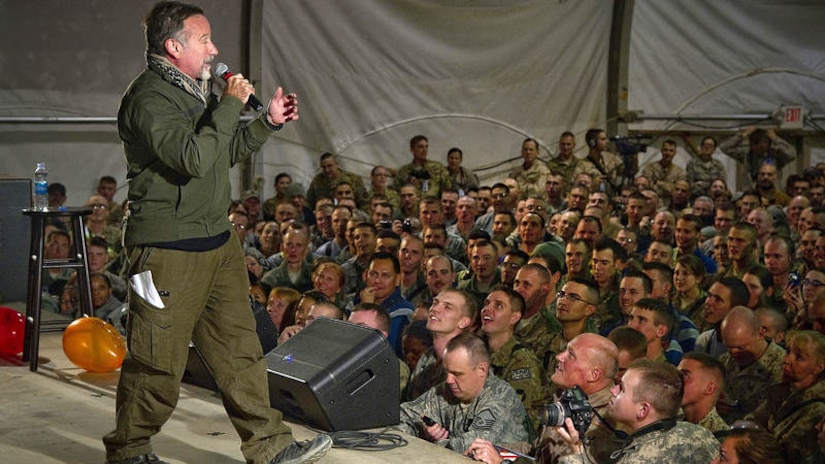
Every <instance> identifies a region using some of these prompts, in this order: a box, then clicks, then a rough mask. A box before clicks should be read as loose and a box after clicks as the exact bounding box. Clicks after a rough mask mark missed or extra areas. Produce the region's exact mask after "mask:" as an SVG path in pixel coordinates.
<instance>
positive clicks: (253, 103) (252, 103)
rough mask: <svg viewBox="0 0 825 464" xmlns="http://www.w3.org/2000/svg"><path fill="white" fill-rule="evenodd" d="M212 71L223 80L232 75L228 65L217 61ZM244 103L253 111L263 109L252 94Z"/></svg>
mask: <svg viewBox="0 0 825 464" xmlns="http://www.w3.org/2000/svg"><path fill="white" fill-rule="evenodd" d="M214 73H215V75H216V76H218V77H220V78H221V79H223V80H227V79H229V78H230V77H232V76H233V74H232V71H230V70H229V66H227V65H226V64H225V63H217V64H216V65H215V68H214ZM246 104H247V105H249V107H250V108H252V109H253V110H255V111H261V110H263V109H264V105H263V104H262V103H261V101H260V100H258V99H257V98H256V97H255V95H254V94H253V95H250V96H249V98H248V99H247V100H246Z"/></svg>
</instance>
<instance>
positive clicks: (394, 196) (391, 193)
mask: <svg viewBox="0 0 825 464" xmlns="http://www.w3.org/2000/svg"><path fill="white" fill-rule="evenodd" d="M373 195H375V192H371V193H370V194H369V197H370V198H372V196H373ZM381 195H384V196H385V197H387V203H389V204H390V205H391V206H392V210H393V213H394V212H395V211H397V210H399V209H401V195H399V194H398V191H396V190H393V189H391V188H385V189H384V191H383V192H381Z"/></svg>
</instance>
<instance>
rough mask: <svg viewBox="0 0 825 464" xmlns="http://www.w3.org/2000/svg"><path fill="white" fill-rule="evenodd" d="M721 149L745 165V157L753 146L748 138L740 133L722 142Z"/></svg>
mask: <svg viewBox="0 0 825 464" xmlns="http://www.w3.org/2000/svg"><path fill="white" fill-rule="evenodd" d="M719 149H720V150H722V153H724V154H726V155H728V156H730V157H731V158H733V159H735V160H736V161H739V162H740V163H744V162H745V156H746V155H747V154H748V152H749V151H750V150H751V144H750V142H748V138H747V137H743V136H742V134H741V133H740V134H736V135H733V136H731V137H728V138H726V139H725V140H722V141H721V142H720V143H719Z"/></svg>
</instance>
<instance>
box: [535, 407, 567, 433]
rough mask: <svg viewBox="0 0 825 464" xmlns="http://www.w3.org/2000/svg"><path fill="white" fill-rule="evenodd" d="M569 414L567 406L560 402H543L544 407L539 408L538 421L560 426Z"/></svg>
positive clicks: (543, 423)
mask: <svg viewBox="0 0 825 464" xmlns="http://www.w3.org/2000/svg"><path fill="white" fill-rule="evenodd" d="M569 416H570V413H569V412H568V411H567V408H565V407H564V405H562V404H560V403H552V404H545V405H544V408H541V409H539V422H540V423H541V424H542V425H552V426H555V427H560V426H562V425H564V418H565V417H569Z"/></svg>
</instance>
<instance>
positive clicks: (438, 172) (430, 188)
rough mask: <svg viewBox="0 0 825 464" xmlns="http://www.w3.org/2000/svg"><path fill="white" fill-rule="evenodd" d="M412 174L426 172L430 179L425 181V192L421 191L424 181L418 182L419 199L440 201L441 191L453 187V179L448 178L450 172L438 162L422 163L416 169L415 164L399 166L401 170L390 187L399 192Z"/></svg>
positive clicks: (428, 161)
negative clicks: (430, 198)
mask: <svg viewBox="0 0 825 464" xmlns="http://www.w3.org/2000/svg"><path fill="white" fill-rule="evenodd" d="M413 172H420V173H423V172H428V173H429V174H430V178H429V179H427V180H426V185H427V191H426V192H425V191H423V188H422V187H423V186H424V183H425V181H424V180H423V179H421V180H419V182H418V195H419V198H424V197H434V198H438V199H440V198H441V191H442V190H446V189H448V188H450V187H452V186H453V179H452V177H450V171H448V170H447V168H446V167H444V165H443V164H441V163H439V162H438V161H430V160H427V161H425V162H424V166H423V167H418V166H416V165H415V163H409V164H405V165H404V166H401V169H399V170H398V175H396V176H395V182H394V183H393V185H392V187H393V188H394V189H395V190H398V191H399V192H400V191H401V187H403V186H404V184H407V183H408V182H409V179H410V177H412V176H411V174H412V173H413Z"/></svg>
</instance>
